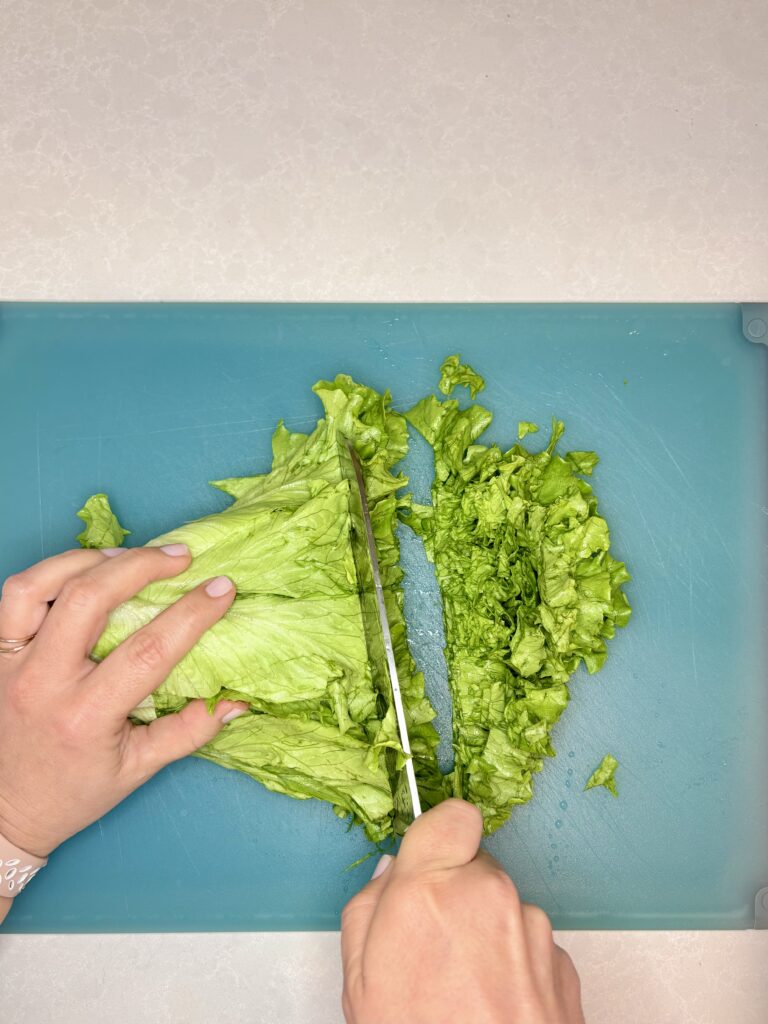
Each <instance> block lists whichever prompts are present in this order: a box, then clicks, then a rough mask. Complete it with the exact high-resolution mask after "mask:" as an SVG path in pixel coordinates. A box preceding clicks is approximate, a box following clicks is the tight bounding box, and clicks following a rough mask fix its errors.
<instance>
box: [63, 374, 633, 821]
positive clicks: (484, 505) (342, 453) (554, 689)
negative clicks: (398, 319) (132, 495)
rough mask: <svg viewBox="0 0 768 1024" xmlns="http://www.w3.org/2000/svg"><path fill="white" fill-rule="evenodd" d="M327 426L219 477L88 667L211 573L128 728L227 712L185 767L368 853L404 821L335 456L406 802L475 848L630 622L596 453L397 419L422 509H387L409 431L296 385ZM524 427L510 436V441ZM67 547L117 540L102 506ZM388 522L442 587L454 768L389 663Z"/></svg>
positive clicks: (421, 416)
mask: <svg viewBox="0 0 768 1024" xmlns="http://www.w3.org/2000/svg"><path fill="white" fill-rule="evenodd" d="M458 385H466V386H467V387H469V388H470V391H471V395H472V397H473V398H474V396H475V395H476V394H477V393H478V392H479V391H480V390H481V389H482V387H483V380H482V378H481V377H480V376H479V374H477V373H476V372H475V371H474V370H473V369H472V368H471V367H469V366H466V365H464V364H462V363H461V362H460V359H459V357H458V356H452V357H450V358H449V359H447V360H446V362H445V363H444V364H443V367H442V376H441V379H440V390H441V392H442V393H443V394H444V395H450V394H451V392H452V391H453V389H454V388H455V387H456V386H458ZM314 391H315V393H316V394H317V395H318V397H319V398H320V400H321V402H322V404H323V407H324V410H325V417H324V419H322V420H320V422H319V423H318V425H317V427H316V429H315V430H314V431H313V432H312V433H311V434H300V433H291V432H289V431H288V430H287V429H286V428H285V426H284V425H283V424H282V423H280V424H279V425H278V427H277V430H276V432H275V434H274V437H273V443H272V448H273V462H272V469H271V471H270V472H269V473H266V474H262V475H258V476H251V477H238V478H231V479H225V480H217V481H215V482H214V483H213V486H215V487H217V488H218V489H219V490H221V491H223V492H224V493H225V494H227V495H228V496H229V497H230V498H232V503H231V504H230V505H229V506H228V507H227V508H225V509H224V510H223V511H221V512H217V513H215V514H212V515H209V516H205V517H204V518H202V519H197V520H195V521H193V522H188V523H185V524H184V525H183V526H180V527H179V528H178V529H175V530H172V531H171V532H170V533H165V534H163V535H162V536H160V537H156V538H155V539H154V540H152V541H150V542H149V543H150V545H161V544H170V543H184V544H187V545H188V546H189V548H190V551H191V552H192V555H193V556H194V557H193V561H192V563H191V565H190V567H189V569H188V570H186V571H185V572H184V573H182V574H180V575H178V576H174V577H173V578H171V579H167V580H160V581H157V582H154V583H152V584H150V585H149V586H148V587H146V588H145V589H144V590H142V591H141V592H140V593H139V594H137V595H136V596H135V597H134V598H132V599H131V600H130V601H127V602H126V603H125V604H122V605H121V606H120V607H118V608H117V609H115V611H114V612H113V613H112V614H111V615H110V618H109V620H108V623H107V626H106V629H105V631H104V633H103V634H102V636H101V637H100V638H99V640H98V642H97V644H96V647H95V648H94V650H93V653H92V656H93V657H94V658H95V659H97V660H100V659H103V658H106V657H107V656H108V655H109V653H110V652H111V651H112V650H113V649H114V648H115V647H116V646H117V645H118V644H119V643H121V642H122V641H123V640H124V639H125V638H126V637H128V636H129V635H130V634H131V633H133V632H134V631H135V630H137V629H139V628H140V627H142V626H144V625H146V624H147V623H148V622H150V621H151V620H152V619H153V618H154V617H155V616H156V615H158V614H159V613H160V612H161V611H162V610H163V609H164V608H167V607H168V606H169V605H170V604H171V603H173V602H174V601H176V600H177V599H178V598H179V597H180V596H181V595H182V594H184V593H185V592H187V591H188V590H190V589H191V588H192V587H195V586H196V585H198V584H199V583H201V582H203V581H204V580H207V579H209V578H211V577H213V576H217V575H221V574H226V575H228V576H230V577H231V578H232V579H233V580H234V582H235V584H236V586H237V596H236V598H235V601H234V604H233V605H232V607H231V608H230V610H229V611H228V612H227V614H226V615H225V616H224V618H222V619H221V620H220V621H219V622H218V623H216V625H214V626H213V627H212V629H210V630H209V631H208V632H207V633H206V634H204V636H203V637H202V638H201V640H200V641H199V642H198V643H197V644H196V646H195V647H194V649H193V650H192V651H190V652H189V654H187V655H186V657H185V658H183V660H182V661H181V662H180V663H179V664H178V665H177V666H176V667H175V668H174V669H173V670H172V672H171V674H170V675H169V677H168V679H167V680H166V681H165V682H164V683H163V684H162V686H160V688H159V689H158V690H157V691H156V692H155V693H154V694H153V695H152V696H151V697H149V698H148V699H147V700H146V701H144V702H143V703H142V705H141V706H140V707H138V708H136V709H135V711H134V714H133V717H134V718H135V720H136V721H138V722H146V721H150V720H152V719H153V718H154V717H156V716H158V715H163V714H169V713H173V712H174V711H177V710H178V709H180V708H181V707H183V706H184V705H185V704H186V703H187V702H188V701H189V700H192V699H194V698H205V699H206V700H207V701H208V702H209V705H210V706H211V707H213V706H215V704H216V702H217V701H219V700H222V699H234V700H243V701H246V702H247V703H248V705H249V707H250V709H251V713H250V714H248V715H245V716H243V717H241V718H238V719H236V720H234V721H233V722H231V723H230V724H229V725H227V726H226V727H225V728H224V729H223V730H222V731H221V733H220V734H219V735H218V736H217V737H216V739H215V740H213V742H211V743H209V744H208V745H207V746H206V747H205V748H203V750H201V751H200V752H199V753H200V756H202V757H205V758H207V759H208V760H210V761H214V762H216V763H217V764H220V765H223V766H225V767H227V768H233V769H237V770H240V771H243V772H246V773H248V774H249V775H251V776H253V778H255V779H257V780H258V781H259V782H261V783H263V784H264V785H265V786H267V787H268V788H269V789H273V790H277V791H279V792H281V793H286V794H288V795H290V796H293V797H297V798H299V799H307V798H310V797H314V798H317V799H321V800H327V801H329V802H330V803H331V804H332V805H333V807H334V810H335V811H336V813H337V814H339V816H342V817H347V816H350V817H351V819H352V821H354V822H356V823H358V824H360V825H362V826H363V828H364V829H365V832H366V834H367V835H368V836H369V838H370V839H372V840H374V841H379V840H382V839H385V838H386V837H388V836H391V835H393V834H401V833H402V831H403V830H404V828H405V826H406V825H407V823H408V805H407V800H406V799H404V792H403V779H402V772H401V771H400V768H401V767H402V764H403V751H402V747H401V744H400V741H399V738H398V734H397V727H396V721H395V716H394V708H393V706H392V703H391V694H390V690H389V685H388V680H387V678H386V673H385V672H383V671H382V669H381V666H380V665H377V659H376V657H375V656H374V655H373V653H372V647H371V635H372V625H371V623H370V622H369V616H370V611H369V608H368V605H367V602H366V599H365V593H364V592H365V586H364V584H363V581H362V578H361V569H360V561H359V556H356V550H355V545H354V543H353V541H354V536H355V532H356V531H358V530H359V525H358V524H357V521H356V511H355V503H354V492H353V491H352V490H351V487H352V486H353V485H352V482H351V477H352V475H351V472H350V467H349V466H348V465H347V464H346V461H345V460H346V459H348V452H347V450H346V441H347V440H349V441H350V442H351V443H352V444H353V445H354V447H355V450H356V451H357V453H358V456H359V458H360V460H361V463H362V466H363V475H364V479H365V485H366V491H367V494H368V500H369V505H370V508H371V518H372V522H373V527H374V533H375V536H376V543H377V549H378V556H379V563H380V567H381V572H382V579H383V583H384V588H385V597H386V604H387V610H388V614H389V621H390V626H391V630H392V636H393V640H394V646H395V656H396V660H397V665H398V670H399V675H400V685H401V689H402V692H403V699H404V704H405V709H406V717H407V720H408V726H409V735H410V740H411V746H412V749H413V752H414V760H415V766H416V774H417V779H418V783H419V790H420V793H421V796H422V801H423V803H424V805H425V806H426V807H429V806H432V805H433V804H435V803H437V802H439V801H440V800H441V799H443V798H444V797H445V796H446V795H448V794H449V793H454V794H456V795H458V796H463V797H465V798H466V799H468V800H471V801H472V802H474V803H475V804H476V805H477V806H478V807H479V808H480V809H481V811H482V813H483V816H484V821H485V827H486V831H488V832H491V831H493V830H494V829H496V828H498V826H499V825H501V824H502V823H503V822H504V821H505V820H506V818H507V817H508V815H509V813H510V809H511V808H512V807H513V805H515V804H520V803H524V802H526V801H527V800H529V799H530V798H531V795H532V778H533V775H534V774H535V772H537V771H539V770H540V769H541V767H542V763H543V758H544V757H547V756H552V755H553V753H554V751H553V748H552V745H551V742H550V732H551V730H552V727H553V725H554V724H555V722H556V721H557V720H558V718H559V717H560V715H561V714H562V712H563V710H564V709H565V707H566V704H567V702H568V687H567V683H568V679H569V677H570V676H571V674H572V673H573V671H574V670H575V669H576V667H577V666H578V665H579V664H580V663H581V662H583V663H584V664H585V665H586V666H587V668H588V669H589V671H590V672H594V671H597V669H599V668H600V667H601V665H602V664H603V661H604V660H605V657H606V645H605V641H606V639H607V638H609V637H611V636H612V635H613V632H614V629H615V627H616V626H621V625H624V624H625V623H626V621H627V619H628V617H629V614H630V610H629V605H628V603H627V601H626V598H625V596H624V594H623V592H622V590H621V584H622V583H623V582H624V581H625V580H627V579H629V575H628V573H627V571H626V569H625V567H624V565H623V563H621V562H618V561H616V560H615V559H614V558H612V557H611V555H610V554H609V551H608V547H609V536H608V527H607V525H606V523H605V520H604V519H602V518H601V517H600V516H599V515H598V514H597V500H596V498H595V496H594V494H593V493H592V489H591V487H590V485H589V484H588V483H587V481H586V480H584V479H583V477H584V475H589V474H590V473H591V472H592V469H593V468H594V466H595V464H596V463H597V456H596V455H595V454H594V453H593V452H570V453H568V454H566V455H565V456H562V457H561V456H560V455H558V454H557V453H556V451H555V448H556V445H557V442H558V440H559V438H560V436H561V434H562V432H563V425H562V423H560V422H559V421H557V420H556V421H554V422H553V429H552V436H551V439H550V442H549V444H548V446H547V448H546V449H545V450H544V451H542V452H540V453H538V454H531V453H530V452H528V451H527V450H526V449H525V448H523V447H521V446H520V445H519V444H515V445H514V446H513V447H512V448H510V449H509V451H506V452H504V451H502V450H501V449H500V448H498V447H497V446H496V445H490V446H485V445H481V444H478V443H477V439H478V437H479V436H480V434H481V433H482V432H483V431H484V430H485V428H486V427H487V426H488V424H489V423H490V422H491V413H490V412H488V410H487V409H484V408H482V407H481V406H479V405H474V404H473V405H470V406H469V407H468V408H466V409H461V408H460V407H459V404H458V402H457V401H456V400H455V399H453V398H447V399H446V400H445V401H440V400H438V399H437V398H435V397H432V396H431V397H428V398H425V399H424V400H423V401H421V402H419V403H418V405H416V406H415V407H414V408H413V409H411V410H410V412H408V413H407V414H406V417H407V420H408V422H410V423H411V424H412V425H413V426H414V427H415V428H416V429H417V430H418V431H419V432H420V433H421V434H423V435H424V437H425V438H426V439H427V441H429V443H430V444H431V445H432V447H433V449H434V453H435V479H434V484H433V488H432V504H431V505H429V506H424V505H416V504H413V503H412V501H411V499H410V496H409V495H404V494H403V493H402V488H403V487H404V486H405V485H406V483H407V479H406V478H405V477H404V476H402V475H400V476H398V475H395V474H394V473H393V472H392V470H393V468H394V467H395V465H396V463H398V462H399V461H400V460H401V459H402V458H403V456H404V455H405V454H406V451H407V448H408V432H407V424H406V417H404V416H403V415H401V414H400V413H397V412H395V411H394V410H393V409H392V408H391V397H390V394H389V392H385V393H384V394H379V393H378V392H376V391H374V390H373V389H371V388H368V387H365V386H364V385H361V384H357V383H355V382H354V381H353V380H352V379H351V378H350V377H347V376H344V375H340V376H338V377H337V378H336V379H335V381H333V382H328V381H321V382H319V383H318V384H316V385H315V388H314ZM537 429H538V428H537V427H536V425H535V424H533V423H529V422H527V421H523V422H521V423H520V427H519V434H520V437H522V436H524V435H525V433H530V432H533V431H535V430H537ZM78 515H79V516H80V517H81V518H82V519H83V521H84V522H85V524H86V527H85V530H84V531H83V532H82V533H81V534H80V536H79V538H78V539H79V540H80V543H81V544H82V545H83V546H86V547H106V546H113V545H116V544H120V543H122V541H123V539H124V537H125V535H126V534H127V532H128V531H125V530H124V529H123V528H122V527H121V526H120V524H119V522H118V521H117V519H116V517H115V516H114V514H113V512H112V510H111V508H110V506H109V502H108V500H107V498H106V495H103V494H99V495H94V496H93V498H91V499H89V500H88V502H87V503H86V505H85V507H84V508H83V509H82V510H81V511H80V512H79V513H78ZM398 518H400V519H402V520H403V521H404V522H407V523H408V524H409V525H410V526H411V527H412V528H413V529H414V530H415V531H416V532H417V533H418V534H419V535H420V536H421V537H422V538H423V540H424V544H425V547H426V551H427V554H428V556H429V558H430V559H431V560H432V562H433V563H434V565H435V570H436V574H437V578H438V581H439V584H440V589H441V594H442V600H443V612H444V619H445V628H446V657H447V662H448V668H449V684H450V690H451V695H452V698H453V719H454V751H455V766H454V769H453V771H452V772H451V773H450V775H449V776H448V777H447V778H444V777H443V776H441V774H440V772H439V770H438V767H437V761H436V748H437V743H438V736H437V733H436V731H435V729H434V726H433V725H432V719H433V718H434V714H435V712H434V710H433V708H432V706H431V704H430V702H429V701H428V699H427V697H426V696H425V692H424V680H423V676H422V675H421V673H420V672H419V671H418V670H417V667H416V665H415V663H414V661H413V658H412V657H411V654H410V652H409V648H408V642H407V636H406V626H405V620H404V616H403V593H402V585H401V584H402V578H403V573H402V570H401V569H400V565H399V545H398V540H397V535H396V526H397V523H398Z"/></svg>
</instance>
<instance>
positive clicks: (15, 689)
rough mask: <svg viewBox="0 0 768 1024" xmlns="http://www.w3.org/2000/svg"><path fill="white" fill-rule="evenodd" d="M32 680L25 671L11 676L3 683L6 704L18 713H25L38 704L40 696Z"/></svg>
mask: <svg viewBox="0 0 768 1024" xmlns="http://www.w3.org/2000/svg"><path fill="white" fill-rule="evenodd" d="M32 683H33V680H32V679H31V678H30V677H29V675H28V674H27V673H26V672H25V673H22V674H20V675H14V676H11V678H10V679H9V680H8V681H7V683H6V684H5V695H6V699H7V701H8V705H9V707H10V708H12V709H13V711H15V712H17V713H18V714H21V715H23V714H25V713H26V712H27V711H30V710H34V709H35V708H36V707H37V706H39V703H40V698H39V695H38V693H37V689H36V687H35V686H33V685H32Z"/></svg>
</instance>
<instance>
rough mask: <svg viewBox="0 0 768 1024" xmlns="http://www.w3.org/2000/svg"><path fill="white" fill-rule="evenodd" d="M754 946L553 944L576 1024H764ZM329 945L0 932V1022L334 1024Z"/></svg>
mask: <svg viewBox="0 0 768 1024" xmlns="http://www.w3.org/2000/svg"><path fill="white" fill-rule="evenodd" d="M767 937H768V933H766V932H698V933H685V932H612V933H607V932H604V933H599V932H592V933H590V932H561V933H560V934H559V935H558V937H557V940H558V942H559V943H560V944H561V945H562V946H563V947H564V948H565V949H567V950H568V952H569V953H570V954H571V956H572V957H573V958H574V960H575V961H576V963H577V964H578V966H579V970H580V973H581V977H582V987H583V996H584V1009H585V1013H586V1019H587V1022H588V1024H765V1021H766V1007H768V970H766V966H767V965H768V942H766V938H767ZM338 942H339V939H338V935H337V934H335V933H332V932H317V933H314V934H306V933H304V934H302V933H287V934H286V933H284V934H273V935H260V934H214V935H79V936H76V935H72V936H45V935H39V936H18V935H6V936H2V935H0V1019H1V1020H2V1021H3V1024H103V1022H104V1021H114V1022H115V1024H180V1022H183V1024H220V1022H224V1021H226V1022H227V1024H343V1018H342V1015H341V1010H340V1009H339V1005H340V998H341V973H340V968H339V956H338ZM403 1024H407V1022H405V1021H404V1022H403ZM435 1024H448V1022H442V1021H441V1022H435ZM451 1024H470V1022H468V1021H456V1022H451Z"/></svg>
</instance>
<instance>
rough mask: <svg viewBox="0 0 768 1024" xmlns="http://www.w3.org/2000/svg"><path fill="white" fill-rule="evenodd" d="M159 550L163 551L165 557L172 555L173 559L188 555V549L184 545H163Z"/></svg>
mask: <svg viewBox="0 0 768 1024" xmlns="http://www.w3.org/2000/svg"><path fill="white" fill-rule="evenodd" d="M160 550H161V551H164V552H165V553H166V555H172V556H173V557H174V558H179V557H180V556H181V555H188V554H189V548H188V547H187V545H186V544H164V545H163V546H162V547H161V548H160Z"/></svg>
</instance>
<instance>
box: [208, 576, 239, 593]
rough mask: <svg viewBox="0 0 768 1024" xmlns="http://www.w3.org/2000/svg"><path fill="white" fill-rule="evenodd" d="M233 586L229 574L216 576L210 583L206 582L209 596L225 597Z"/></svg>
mask: <svg viewBox="0 0 768 1024" xmlns="http://www.w3.org/2000/svg"><path fill="white" fill-rule="evenodd" d="M233 586H234V584H233V583H232V580H231V579H230V578H229V576H216V578H215V579H212V580H211V581H210V583H206V585H205V592H206V594H208V596H209V597H223V596H224V595H225V594H228V593H229V592H230V590H231V589H232V587H233Z"/></svg>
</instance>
